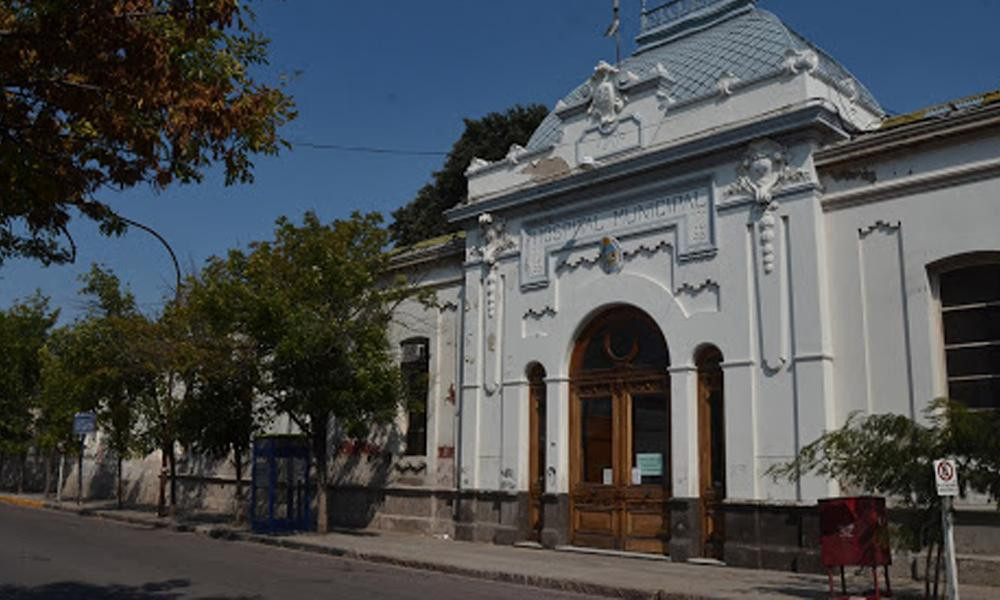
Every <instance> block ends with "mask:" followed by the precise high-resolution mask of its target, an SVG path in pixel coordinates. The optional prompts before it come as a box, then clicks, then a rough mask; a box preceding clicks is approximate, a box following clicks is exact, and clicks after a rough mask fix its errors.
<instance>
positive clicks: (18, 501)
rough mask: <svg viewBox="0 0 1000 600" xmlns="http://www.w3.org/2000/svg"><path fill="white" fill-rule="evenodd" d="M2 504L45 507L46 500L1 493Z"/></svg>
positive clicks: (0, 501)
mask: <svg viewBox="0 0 1000 600" xmlns="http://www.w3.org/2000/svg"><path fill="white" fill-rule="evenodd" d="M0 504H10V505H11V506H21V507H24V508H45V505H46V502H45V501H44V500H35V499H34V498H22V497H20V496H5V495H2V494H0Z"/></svg>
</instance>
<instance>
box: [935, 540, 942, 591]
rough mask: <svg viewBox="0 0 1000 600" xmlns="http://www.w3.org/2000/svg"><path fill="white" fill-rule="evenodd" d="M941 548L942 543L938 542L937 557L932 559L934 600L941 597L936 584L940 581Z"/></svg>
mask: <svg viewBox="0 0 1000 600" xmlns="http://www.w3.org/2000/svg"><path fill="white" fill-rule="evenodd" d="M943 548H944V543H940V544H938V547H937V558H935V559H934V600H937V599H938V598H940V597H941V596H940V595H938V584H939V583H940V582H941V550H942V549H943Z"/></svg>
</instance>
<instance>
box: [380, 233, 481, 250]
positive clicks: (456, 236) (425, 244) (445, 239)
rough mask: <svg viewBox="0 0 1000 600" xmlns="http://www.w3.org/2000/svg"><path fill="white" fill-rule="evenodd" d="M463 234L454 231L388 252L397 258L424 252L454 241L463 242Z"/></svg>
mask: <svg viewBox="0 0 1000 600" xmlns="http://www.w3.org/2000/svg"><path fill="white" fill-rule="evenodd" d="M464 239H465V232H464V231H456V232H454V233H446V234H444V235H439V236H437V237H433V238H430V239H426V240H422V241H419V242H417V243H416V244H411V245H409V246H403V247H401V248H393V249H392V252H390V254H391V255H393V256H399V255H401V254H406V253H407V252H416V251H418V250H426V249H428V248H435V247H437V246H444V245H446V244H448V243H450V242H453V241H455V240H464Z"/></svg>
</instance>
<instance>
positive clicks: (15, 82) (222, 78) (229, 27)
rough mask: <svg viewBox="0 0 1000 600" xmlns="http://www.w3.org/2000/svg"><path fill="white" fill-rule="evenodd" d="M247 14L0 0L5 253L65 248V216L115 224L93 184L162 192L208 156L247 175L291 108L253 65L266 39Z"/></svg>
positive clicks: (136, 0)
mask: <svg viewBox="0 0 1000 600" xmlns="http://www.w3.org/2000/svg"><path fill="white" fill-rule="evenodd" d="M253 25H254V15H253V13H252V12H251V11H250V9H249V8H248V6H247V3H246V2H240V1H239V0H214V1H212V2H194V1H193V0H127V1H126V0H80V1H77V2H66V1H65V0H33V1H32V2H24V1H22V0H0V86H2V91H0V122H2V123H3V127H2V128H0V198H3V202H2V204H0V263H2V262H3V261H4V259H5V258H8V257H11V256H28V257H34V258H37V259H40V260H41V261H43V262H45V263H49V262H66V261H71V260H73V258H74V256H75V251H74V248H73V243H72V240H70V239H69V238H68V233H67V231H66V225H67V223H68V222H69V221H70V219H71V217H72V216H74V215H83V216H85V217H87V218H90V219H94V220H96V221H97V222H98V223H99V224H100V227H101V230H102V231H103V232H105V233H109V234H110V233H120V232H121V231H122V230H123V229H124V221H122V220H121V219H119V218H117V217H116V215H115V213H114V212H113V211H112V210H111V209H110V208H109V207H108V206H107V205H105V204H103V203H101V202H99V201H97V200H96V199H95V193H96V192H97V191H98V190H99V189H100V188H101V187H105V186H107V187H113V188H120V189H128V188H132V187H135V186H137V185H139V184H148V185H150V186H151V187H152V188H154V189H156V190H160V189H164V188H166V187H167V186H169V185H170V184H171V183H173V182H175V181H180V182H190V181H198V180H200V179H201V178H202V176H203V174H204V172H205V169H206V168H207V167H209V166H210V165H212V164H219V165H221V166H222V168H223V170H224V172H225V177H226V182H227V184H228V183H233V182H238V181H244V182H245V181H250V180H251V179H252V171H253V163H252V161H251V158H252V156H253V155H255V154H275V153H276V152H277V151H278V150H279V148H280V146H281V145H282V143H283V142H282V141H281V140H280V139H279V137H278V133H277V132H278V129H279V128H280V126H281V125H283V124H284V123H285V122H287V121H288V120H289V119H292V118H294V117H295V112H294V107H293V104H292V101H291V100H290V98H289V97H288V96H287V95H286V94H285V93H284V92H283V91H282V87H281V85H278V86H274V85H267V84H264V83H261V82H260V81H258V80H257V79H255V77H254V76H253V74H252V71H253V69H254V68H255V67H258V66H260V65H263V64H266V62H267V50H268V40H267V39H266V38H264V37H263V36H262V35H261V34H260V33H259V32H257V31H255V30H254V28H253ZM63 236H66V240H67V241H68V247H67V245H66V243H64V242H63V241H62V240H63Z"/></svg>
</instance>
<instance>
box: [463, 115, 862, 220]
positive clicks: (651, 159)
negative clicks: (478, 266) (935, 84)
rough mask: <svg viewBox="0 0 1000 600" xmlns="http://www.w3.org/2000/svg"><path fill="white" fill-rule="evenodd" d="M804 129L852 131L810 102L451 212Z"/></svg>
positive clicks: (493, 208) (536, 197) (537, 196)
mask: <svg viewBox="0 0 1000 600" xmlns="http://www.w3.org/2000/svg"><path fill="white" fill-rule="evenodd" d="M804 129H818V130H820V131H822V132H824V133H826V134H827V135H828V136H830V137H833V138H838V139H847V138H848V134H847V132H846V131H844V130H843V129H842V128H841V126H840V123H839V117H838V116H837V113H836V111H835V110H834V109H833V108H832V107H831V106H830V105H829V104H828V103H827V102H826V101H808V102H806V103H801V104H798V105H792V106H786V107H783V108H781V109H778V110H776V111H773V112H772V113H771V116H767V117H765V118H762V119H759V120H756V121H753V122H750V123H745V124H742V125H737V126H734V127H730V128H727V129H724V130H721V131H713V132H711V133H709V134H706V135H703V136H701V137H698V138H695V139H690V140H687V141H683V142H679V143H675V144H672V145H670V146H667V147H665V148H662V149H659V150H654V151H650V152H646V153H644V154H639V155H636V156H633V157H631V158H628V159H624V160H621V161H619V162H616V163H613V164H610V165H607V166H605V167H601V168H599V169H595V170H593V171H585V172H581V173H577V174H574V175H570V176H568V177H566V178H563V179H560V180H558V181H553V182H549V183H544V184H540V185H536V186H532V187H530V188H526V189H519V190H515V191H513V192H510V193H507V194H503V195H501V196H496V197H493V198H489V199H485V200H479V201H476V202H472V203H469V204H463V205H460V206H456V207H455V208H452V209H449V210H448V211H446V212H445V216H446V217H447V218H448V220H449V221H450V222H452V223H463V222H465V221H468V220H470V219H474V218H477V217H478V216H479V215H480V214H482V213H484V212H492V213H496V212H502V211H506V210H511V209H515V208H518V207H522V206H525V205H529V204H533V203H536V202H539V201H541V200H542V199H545V198H548V197H552V196H559V195H564V194H568V193H572V192H575V191H578V190H582V189H586V188H590V187H592V186H594V185H598V184H605V183H612V182H615V181H618V180H621V179H624V178H627V177H632V176H634V175H638V174H640V173H644V172H646V171H650V170H652V169H658V168H662V167H664V166H667V165H670V164H671V163H677V162H680V161H684V160H694V159H698V158H702V157H707V156H712V155H714V154H718V153H719V152H721V151H724V150H730V149H735V148H740V149H742V147H743V146H745V145H746V144H748V143H750V142H752V141H753V140H756V139H759V138H762V137H772V136H773V137H780V136H782V135H786V134H789V133H793V132H796V131H801V130H804Z"/></svg>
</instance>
